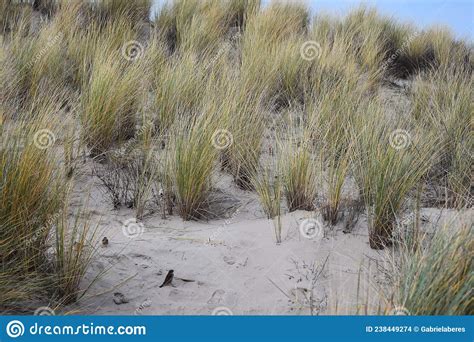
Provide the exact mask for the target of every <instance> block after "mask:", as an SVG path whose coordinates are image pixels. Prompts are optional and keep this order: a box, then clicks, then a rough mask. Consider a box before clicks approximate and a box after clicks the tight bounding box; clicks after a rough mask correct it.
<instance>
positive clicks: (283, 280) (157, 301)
mask: <svg viewBox="0 0 474 342" xmlns="http://www.w3.org/2000/svg"><path fill="white" fill-rule="evenodd" d="M83 178H84V179H82V180H81V181H79V182H78V183H79V184H80V185H79V186H78V188H77V189H76V191H75V192H74V194H73V196H72V197H73V199H72V203H73V205H74V203H75V202H76V203H77V204H79V203H81V202H82V201H83V199H84V194H88V197H89V201H90V205H89V206H90V208H91V209H90V213H91V214H92V215H93V217H94V218H95V219H97V220H100V224H99V229H100V235H98V237H97V239H98V241H100V239H102V237H103V236H106V237H107V238H108V240H109V244H108V246H107V247H104V246H102V245H101V244H99V247H98V249H97V255H96V257H95V258H94V260H93V262H92V265H91V267H90V269H89V270H88V272H87V274H86V277H85V279H84V281H83V284H82V287H83V288H84V287H86V286H89V285H90V284H91V282H92V286H91V287H90V289H89V291H88V292H87V294H86V296H85V297H83V298H82V299H81V300H80V301H79V302H78V303H77V304H75V305H74V306H72V307H69V308H67V309H66V311H69V312H70V313H78V314H98V315H107V314H112V315H133V314H135V315H172V314H177V315H192V314H199V315H209V314H229V313H231V314H234V315H268V314H270V315H292V314H296V315H298V314H304V315H307V314H311V313H313V314H344V313H345V314H349V313H355V312H356V310H357V303H359V309H360V310H362V311H361V312H365V307H367V312H368V313H371V312H372V313H376V312H377V310H378V306H379V305H380V303H381V301H380V296H379V295H378V293H379V292H380V289H381V287H382V286H383V285H384V281H385V280H384V278H383V276H382V275H381V274H380V273H379V272H378V271H377V270H380V269H381V268H383V267H380V266H383V262H384V259H385V258H384V257H386V253H390V251H388V250H386V251H383V252H381V251H374V250H371V249H370V247H369V245H368V231H367V222H366V219H365V217H364V215H362V216H361V218H360V220H359V222H358V224H357V226H356V227H355V229H354V231H353V232H351V233H348V234H345V233H344V232H343V231H342V224H340V225H339V226H336V227H333V228H332V229H329V228H327V227H324V225H323V224H322V223H321V222H322V221H321V218H320V217H318V216H313V215H315V214H314V213H311V212H305V211H296V212H293V213H289V214H286V215H284V216H283V217H282V227H283V234H282V236H283V241H282V243H281V244H276V243H275V234H274V226H273V221H271V220H267V219H266V218H265V216H264V214H263V212H262V210H261V207H260V205H259V203H258V200H257V198H256V196H255V193H252V192H245V191H242V190H239V189H238V188H237V187H235V186H234V185H233V183H232V182H231V179H230V177H227V178H226V177H225V176H222V177H220V183H219V185H220V189H221V190H220V195H221V202H222V203H224V202H226V199H227V201H228V202H232V203H233V204H235V203H237V205H234V209H232V210H230V209H229V212H228V215H227V218H222V219H214V220H210V221H183V220H182V219H181V218H180V217H178V216H177V215H175V216H171V217H167V218H166V219H163V218H162V217H161V215H160V213H159V212H155V213H150V214H149V215H147V217H145V219H144V220H143V221H142V222H136V221H134V212H133V210H131V209H120V210H113V209H112V208H111V205H110V203H109V202H108V201H107V199H106V197H105V195H104V194H103V193H101V192H100V191H99V190H98V187H97V183H95V182H96V180H94V179H93V178H92V177H91V176H83ZM87 184H89V185H93V186H92V187H91V188H92V189H93V190H92V191H89V190H88V188H89V187H88V186H87ZM222 194H224V195H222ZM222 196H223V197H222ZM226 196H227V197H226ZM229 199H231V200H229ZM423 214H424V216H425V218H428V222H435V221H436V220H437V216H439V215H438V211H437V210H424V211H423ZM308 218H311V219H314V220H316V222H318V224H320V227H322V230H321V231H318V234H315V236H312V238H308V237H307V236H306V235H304V234H302V233H301V230H300V227H301V226H302V224H304V223H302V222H307V221H304V220H306V219H308ZM326 259H327V262H326V264H325V267H324V270H323V271H322V272H319V271H320V266H321V265H323V264H324V263H325V260H326ZM312 265H313V266H314V267H313V268H312V267H311V266H312ZM171 269H172V270H174V276H175V279H174V281H173V283H172V286H165V287H162V288H160V287H159V286H160V285H161V284H162V283H163V281H164V279H165V276H166V274H167V273H168V271H169V270H171ZM103 272H105V273H103ZM97 274H101V275H100V277H99V278H97V279H96V276H97ZM117 292H119V293H121V294H123V296H124V297H125V301H126V303H122V304H117V303H115V301H114V299H117V298H116V296H114V293H117ZM360 305H362V306H360Z"/></svg>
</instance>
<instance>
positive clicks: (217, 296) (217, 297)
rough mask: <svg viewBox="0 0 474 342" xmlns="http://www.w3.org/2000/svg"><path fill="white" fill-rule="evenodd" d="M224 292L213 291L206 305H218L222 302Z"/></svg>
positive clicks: (219, 290)
mask: <svg viewBox="0 0 474 342" xmlns="http://www.w3.org/2000/svg"><path fill="white" fill-rule="evenodd" d="M224 295H225V291H224V290H221V289H218V290H215V291H214V293H213V294H212V296H211V298H210V299H209V300H208V301H207V304H220V303H223V302H224Z"/></svg>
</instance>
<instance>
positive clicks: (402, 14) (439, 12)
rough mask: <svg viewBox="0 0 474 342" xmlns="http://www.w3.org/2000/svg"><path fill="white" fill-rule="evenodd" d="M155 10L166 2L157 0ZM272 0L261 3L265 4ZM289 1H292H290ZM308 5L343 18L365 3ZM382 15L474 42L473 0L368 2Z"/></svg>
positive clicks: (342, 0)
mask: <svg viewBox="0 0 474 342" xmlns="http://www.w3.org/2000/svg"><path fill="white" fill-rule="evenodd" d="M154 1H155V2H156V7H159V6H160V4H162V3H163V2H165V0H154ZM270 1H271V0H262V3H263V4H267V3H269V2H270ZM287 1H290V0H287ZM297 1H300V2H305V3H307V4H308V7H309V8H310V9H311V11H312V12H313V13H317V12H319V11H323V12H328V13H334V14H341V15H344V14H345V13H347V11H348V10H349V9H351V8H353V7H356V6H358V5H359V4H360V3H362V1H357V0H297ZM363 3H366V4H368V5H373V6H375V7H376V8H377V9H378V10H379V11H380V12H381V13H383V14H386V15H389V16H392V17H394V18H396V19H397V20H399V21H401V22H405V21H407V22H412V23H413V24H415V25H417V26H418V27H419V28H426V27H429V26H431V25H435V24H441V25H444V26H447V27H449V28H450V29H451V30H452V32H453V33H454V35H455V36H456V37H457V38H464V39H467V40H470V41H473V40H474V0H451V1H450V0H366V1H363Z"/></svg>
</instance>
